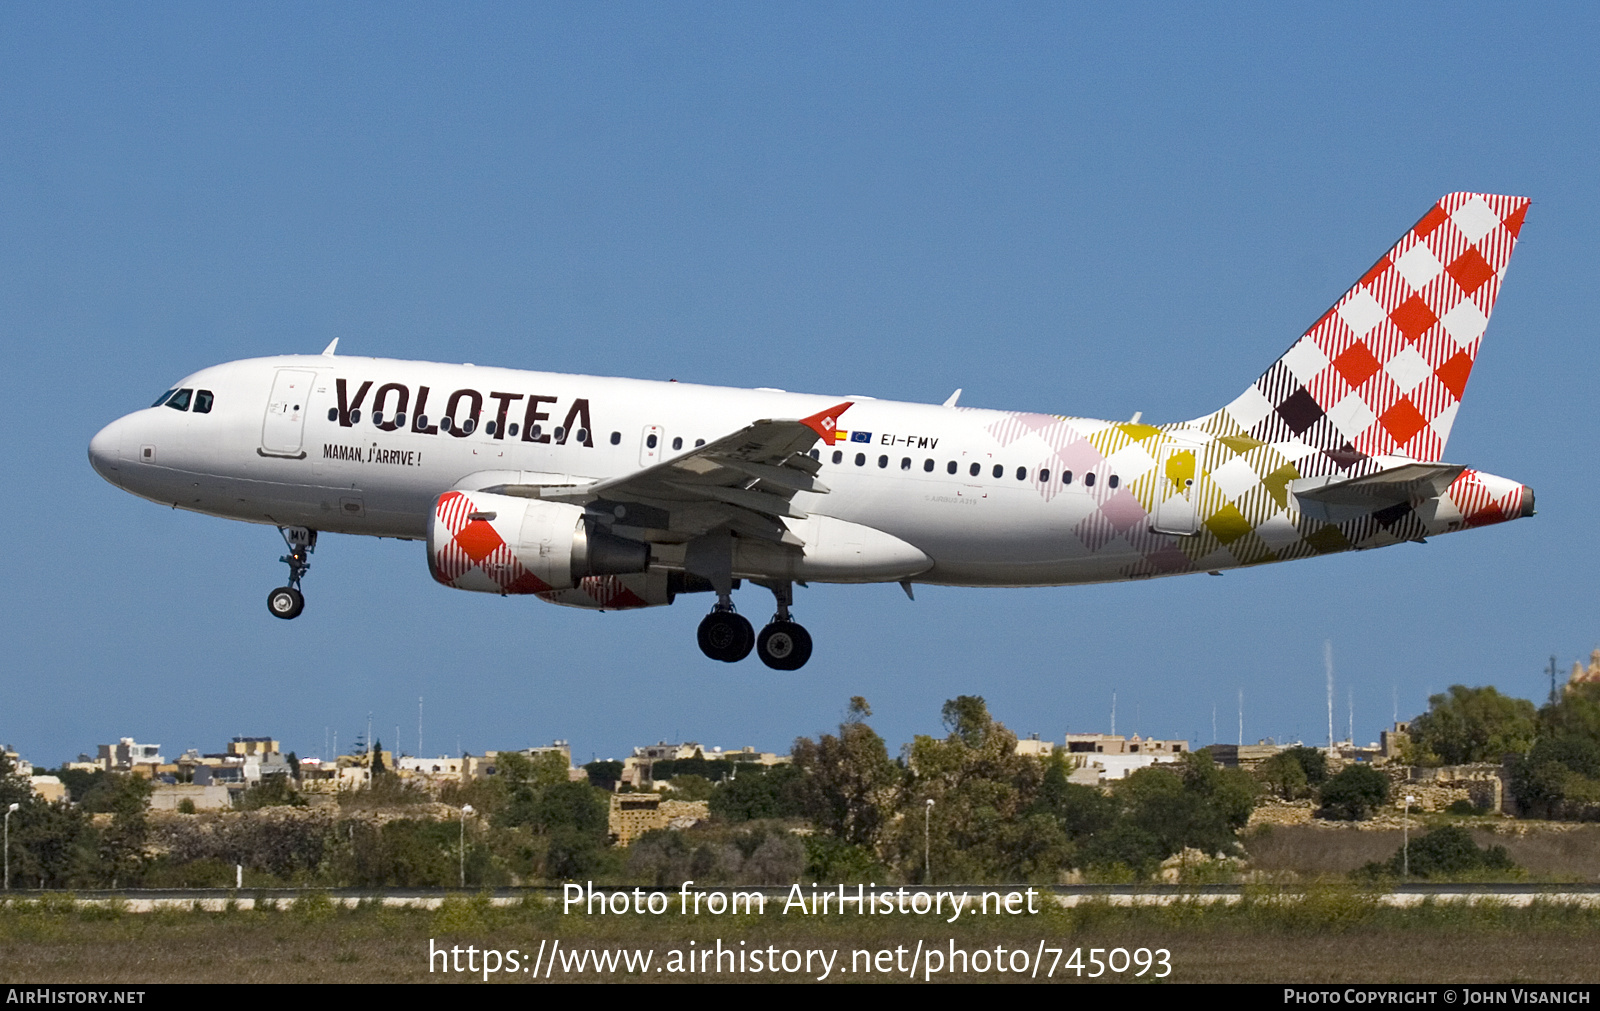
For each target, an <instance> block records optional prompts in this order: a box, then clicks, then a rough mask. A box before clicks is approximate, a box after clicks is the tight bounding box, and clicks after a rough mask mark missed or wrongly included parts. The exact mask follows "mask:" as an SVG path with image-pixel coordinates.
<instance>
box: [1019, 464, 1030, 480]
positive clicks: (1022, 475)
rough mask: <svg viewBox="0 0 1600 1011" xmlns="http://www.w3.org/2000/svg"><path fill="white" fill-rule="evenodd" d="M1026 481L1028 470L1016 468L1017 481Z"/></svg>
mask: <svg viewBox="0 0 1600 1011" xmlns="http://www.w3.org/2000/svg"><path fill="white" fill-rule="evenodd" d="M1027 479H1028V468H1026V467H1018V468H1017V480H1018V481H1026V480H1027Z"/></svg>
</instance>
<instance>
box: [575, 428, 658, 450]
mask: <svg viewBox="0 0 1600 1011" xmlns="http://www.w3.org/2000/svg"><path fill="white" fill-rule="evenodd" d="M556 431H557V432H559V431H561V429H559V428H558V429H556ZM556 438H558V439H559V438H560V436H559V435H558V436H556ZM657 441H658V440H657V439H656V436H655V433H654V432H651V433H650V434H649V435H647V436H645V440H644V445H645V448H646V449H655V448H656V442H657Z"/></svg>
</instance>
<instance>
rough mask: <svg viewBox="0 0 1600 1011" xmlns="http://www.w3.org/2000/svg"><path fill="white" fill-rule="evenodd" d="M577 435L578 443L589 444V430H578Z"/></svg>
mask: <svg viewBox="0 0 1600 1011" xmlns="http://www.w3.org/2000/svg"><path fill="white" fill-rule="evenodd" d="M577 434H578V441H579V442H580V443H583V444H585V445H587V444H588V442H589V430H588V429H587V428H580V429H578V433H577Z"/></svg>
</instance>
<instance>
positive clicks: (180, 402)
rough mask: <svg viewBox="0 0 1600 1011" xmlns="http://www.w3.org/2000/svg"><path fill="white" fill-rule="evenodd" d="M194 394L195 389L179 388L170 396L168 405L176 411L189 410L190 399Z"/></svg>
mask: <svg viewBox="0 0 1600 1011" xmlns="http://www.w3.org/2000/svg"><path fill="white" fill-rule="evenodd" d="M193 396H194V391H193V390H179V391H178V392H177V393H174V394H173V395H172V396H171V397H170V398H168V400H167V406H168V407H170V408H172V409H173V410H174V411H187V410H188V409H189V399H190V398H191V397H193Z"/></svg>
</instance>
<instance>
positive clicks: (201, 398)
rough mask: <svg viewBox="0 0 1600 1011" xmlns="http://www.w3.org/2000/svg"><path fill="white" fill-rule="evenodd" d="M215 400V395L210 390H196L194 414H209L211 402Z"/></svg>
mask: <svg viewBox="0 0 1600 1011" xmlns="http://www.w3.org/2000/svg"><path fill="white" fill-rule="evenodd" d="M215 399H216V395H215V394H214V393H212V392H211V391H210V390H196V391H195V394H194V413H196V414H210V413H211V402H212V401H213V400H215Z"/></svg>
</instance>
